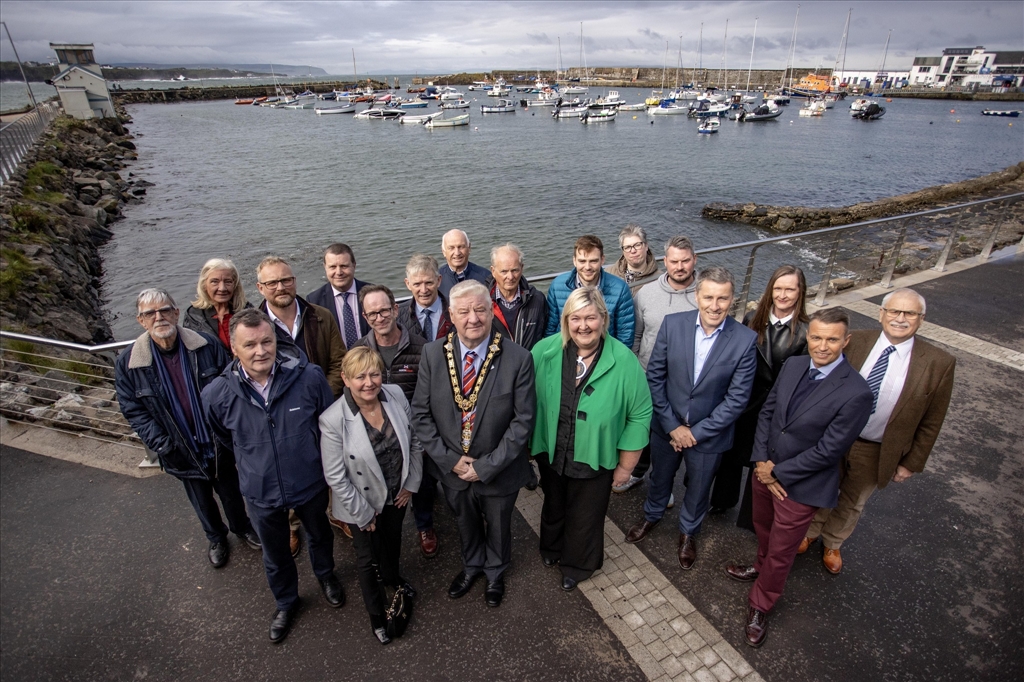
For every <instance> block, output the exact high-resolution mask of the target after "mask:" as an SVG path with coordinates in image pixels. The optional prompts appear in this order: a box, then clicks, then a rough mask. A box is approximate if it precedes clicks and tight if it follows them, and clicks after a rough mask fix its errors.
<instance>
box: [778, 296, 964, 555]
mask: <svg viewBox="0 0 1024 682" xmlns="http://www.w3.org/2000/svg"><path fill="white" fill-rule="evenodd" d="M924 314H925V300H924V297H923V296H921V295H920V294H918V293H917V292H916V291H913V290H912V289H897V290H896V291H893V292H890V293H889V294H888V295H887V296H886V297H885V298H884V299H882V305H881V308H880V309H879V315H878V321H879V322H880V323H881V324H882V330H881V332H877V331H855V332H853V338H852V339H851V340H850V344H849V345H848V346H847V347H846V357H847V360H848V361H849V362H850V364H851V365H853V367H855V368H857V369H858V370H859V371H860V374H861V376H863V377H864V378H865V379H866V380H867V382H868V386H869V387H870V388H871V390H872V393H873V394H874V404H873V406H872V412H871V417H870V418H869V419H868V423H867V424H866V425H865V426H864V429H863V430H862V431H861V433H860V437H859V438H858V439H857V440H856V441H855V442H854V444H853V447H851V448H850V452H849V453H847V455H846V462H845V468H844V469H843V477H842V480H841V482H840V487H839V503H838V505H837V506H836V508H835V509H827V508H826V509H821V510H820V511H819V512H818V514H817V515H816V516H815V517H814V521H813V522H812V523H811V527H810V528H809V529H808V531H807V537H805V538H804V541H803V542H802V543H801V544H800V549H799V550H798V553H799V554H803V553H804V552H806V551H807V548H808V547H809V546H810V545H811V543H812V542H814V541H815V540H816V539H817V538H818V536H819V535H820V536H821V538H822V541H823V542H824V544H825V552H824V555H823V557H822V562H823V563H824V564H825V568H826V569H828V571H829V572H831V573H839V572H840V571H841V570H842V568H843V558H842V555H840V553H839V548H840V547H841V546H842V544H843V542H844V541H845V540H846V539H847V538H848V537H850V535H851V534H852V533H853V529H854V528H856V527H857V521H858V520H860V515H861V512H863V510H864V505H865V504H866V503H867V501H868V498H869V497H871V494H872V493H874V492H875V490H876V489H879V488H884V487H885V486H886V485H888V483H889V481H890V480H891V481H894V482H896V483H902V482H904V481H905V480H907V479H908V478H910V477H911V476H912V475H913V474H915V473H919V472H921V471H923V470H924V465H925V462H927V461H928V455H929V454H931V451H932V446H934V445H935V439H936V438H937V437H938V435H939V429H940V428H941V427H942V422H943V420H945V418H946V409H947V408H948V407H949V399H950V396H951V395H952V392H953V370H954V368H955V366H956V358H954V357H953V356H952V355H950V354H949V353H946V352H945V351H942V350H939V349H938V348H936V347H935V346H933V345H931V344H929V343H927V342H926V341H924V340H923V339H918V338H917V337H916V334H917V330H918V328H919V327H920V326H921V322H922V321H923V319H924Z"/></svg>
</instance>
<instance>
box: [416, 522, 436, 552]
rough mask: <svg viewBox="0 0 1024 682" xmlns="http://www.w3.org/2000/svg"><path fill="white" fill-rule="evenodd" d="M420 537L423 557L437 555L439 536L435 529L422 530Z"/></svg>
mask: <svg viewBox="0 0 1024 682" xmlns="http://www.w3.org/2000/svg"><path fill="white" fill-rule="evenodd" d="M419 536H420V551H421V552H423V556H425V557H428V558H429V557H432V556H434V555H435V554H437V534H436V533H434V529H433V528H428V529H426V530H421V531H420V532H419Z"/></svg>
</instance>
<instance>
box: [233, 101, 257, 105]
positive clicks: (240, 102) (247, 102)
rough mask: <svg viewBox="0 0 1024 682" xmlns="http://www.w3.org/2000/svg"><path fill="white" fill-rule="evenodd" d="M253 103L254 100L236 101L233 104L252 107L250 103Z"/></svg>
mask: <svg viewBox="0 0 1024 682" xmlns="http://www.w3.org/2000/svg"><path fill="white" fill-rule="evenodd" d="M255 101H256V100H254V99H236V100H235V104H247V105H249V106H252V103H253V102H255Z"/></svg>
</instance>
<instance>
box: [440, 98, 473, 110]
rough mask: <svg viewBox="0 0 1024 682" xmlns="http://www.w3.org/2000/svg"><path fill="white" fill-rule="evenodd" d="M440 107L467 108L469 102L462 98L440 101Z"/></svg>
mask: <svg viewBox="0 0 1024 682" xmlns="http://www.w3.org/2000/svg"><path fill="white" fill-rule="evenodd" d="M441 108H442V109H469V102H467V101H466V100H464V99H457V100H448V101H445V102H441Z"/></svg>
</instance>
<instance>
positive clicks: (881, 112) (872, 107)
mask: <svg viewBox="0 0 1024 682" xmlns="http://www.w3.org/2000/svg"><path fill="white" fill-rule="evenodd" d="M883 116H885V107H883V106H879V105H878V104H876V103H874V102H871V103H869V104H868V105H867V106H866V107H864V108H863V109H861V110H860V111H855V112H853V117H854V118H859V119H860V120H862V121H875V120H877V119H880V118H882V117H883Z"/></svg>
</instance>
